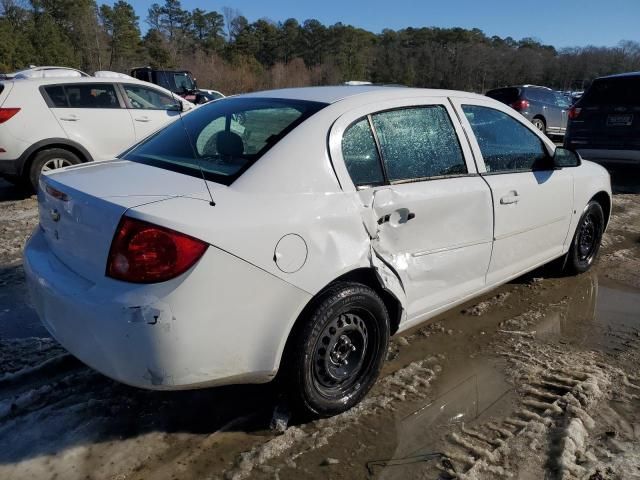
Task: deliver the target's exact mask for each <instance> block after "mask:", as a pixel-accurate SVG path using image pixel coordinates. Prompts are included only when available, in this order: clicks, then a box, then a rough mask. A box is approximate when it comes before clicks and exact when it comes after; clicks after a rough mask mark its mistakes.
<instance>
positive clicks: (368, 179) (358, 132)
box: [342, 118, 384, 187]
mask: <svg viewBox="0 0 640 480" xmlns="http://www.w3.org/2000/svg"><path fill="white" fill-rule="evenodd" d="M342 157H343V158H344V163H345V164H346V166H347V170H348V171H349V175H351V179H352V180H353V183H354V185H356V186H357V187H361V186H364V185H380V184H382V183H384V175H383V174H382V166H381V164H380V157H379V156H378V149H377V148H376V142H375V140H374V138H373V134H372V133H371V128H369V121H368V120H367V119H366V118H363V119H361V120H359V121H358V122H356V123H354V124H353V125H351V126H350V127H349V128H348V129H347V131H346V132H345V133H344V135H343V136H342Z"/></svg>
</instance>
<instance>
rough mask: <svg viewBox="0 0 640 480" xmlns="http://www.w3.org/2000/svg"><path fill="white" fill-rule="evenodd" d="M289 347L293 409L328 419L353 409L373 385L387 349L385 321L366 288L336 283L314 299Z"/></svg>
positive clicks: (381, 308) (384, 311)
mask: <svg viewBox="0 0 640 480" xmlns="http://www.w3.org/2000/svg"><path fill="white" fill-rule="evenodd" d="M305 320H306V321H304V323H303V324H301V326H300V328H299V329H298V331H297V332H294V335H295V337H294V339H293V342H292V343H291V348H292V352H291V353H292V355H291V356H290V357H289V359H287V360H288V361H290V362H291V363H290V365H288V367H289V372H290V374H289V377H290V388H291V395H290V396H291V399H292V403H293V405H294V407H295V408H296V409H297V410H298V411H299V412H300V413H302V414H304V415H312V416H331V415H336V414H338V413H341V412H344V411H346V410H348V409H349V408H351V407H352V406H354V405H356V404H357V403H358V402H360V400H362V398H363V397H364V396H365V395H366V394H367V392H368V391H369V390H370V389H371V387H372V386H373V384H374V383H375V381H376V379H377V377H378V373H379V372H380V368H381V366H382V363H383V362H384V358H385V355H386V351H387V348H388V344H389V315H388V313H387V309H386V307H385V305H384V303H383V302H382V300H381V299H380V297H379V296H378V294H377V293H376V292H375V291H373V290H372V289H371V288H369V287H367V286H365V285H361V284H358V283H346V282H345V283H342V282H341V283H338V284H336V285H334V286H332V287H330V288H328V289H327V290H325V291H324V292H323V293H321V294H320V295H319V297H318V298H317V299H316V301H315V302H314V305H313V307H312V308H311V311H310V312H309V316H308V318H307V319H305Z"/></svg>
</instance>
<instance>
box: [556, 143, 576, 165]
mask: <svg viewBox="0 0 640 480" xmlns="http://www.w3.org/2000/svg"><path fill="white" fill-rule="evenodd" d="M581 164H582V158H580V154H579V153H578V152H575V151H573V150H569V149H567V148H564V147H556V151H555V153H554V154H553V165H554V166H555V167H556V168H565V167H579V166H580V165H581Z"/></svg>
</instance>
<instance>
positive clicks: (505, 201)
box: [500, 190, 520, 205]
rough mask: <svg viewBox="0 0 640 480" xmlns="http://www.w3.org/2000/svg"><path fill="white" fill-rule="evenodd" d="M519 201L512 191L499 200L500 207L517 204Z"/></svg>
mask: <svg viewBox="0 0 640 480" xmlns="http://www.w3.org/2000/svg"><path fill="white" fill-rule="evenodd" d="M519 200H520V199H519V198H518V192H516V191H515V190H514V191H511V192H509V193H508V194H507V195H505V196H504V197H502V198H501V199H500V205H511V204H514V203H518V201H519Z"/></svg>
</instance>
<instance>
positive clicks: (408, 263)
mask: <svg viewBox="0 0 640 480" xmlns="http://www.w3.org/2000/svg"><path fill="white" fill-rule="evenodd" d="M442 100H444V101H440V102H435V101H434V102H433V103H431V104H421V105H403V106H396V108H390V109H388V110H385V111H378V112H372V113H371V114H369V115H367V116H365V117H363V118H361V119H360V120H359V121H356V122H355V123H353V124H352V125H351V126H350V127H349V128H348V129H347V130H346V132H345V133H344V135H343V138H342V156H343V159H344V162H345V165H346V167H347V170H348V172H349V174H350V176H351V179H352V181H353V183H354V184H355V186H356V188H357V195H358V196H359V198H360V202H361V204H362V205H363V206H364V207H363V217H364V223H365V225H368V227H367V228H368V230H369V233H370V236H371V237H372V240H371V245H372V250H373V253H372V255H374V256H375V257H376V258H377V259H380V261H382V262H383V263H384V264H385V265H386V266H387V267H389V268H390V269H391V270H392V271H393V272H394V273H395V275H396V276H397V277H398V278H399V280H400V284H401V288H402V289H403V290H404V293H405V295H406V306H407V308H406V310H407V314H408V315H407V316H408V321H409V322H411V323H413V322H412V321H419V320H420V319H421V318H423V317H425V316H426V315H427V314H428V313H429V312H432V311H434V310H436V309H438V308H439V307H443V306H445V305H447V304H449V303H452V302H454V301H455V300H458V299H460V298H461V297H464V296H466V295H469V294H470V293H473V292H474V291H477V290H480V289H481V288H483V287H484V285H485V275H486V271H487V268H488V265H489V259H490V255H491V241H492V233H493V218H492V216H493V212H492V207H491V193H490V190H489V188H488V186H487V184H486V183H485V182H484V181H483V180H482V178H481V177H480V176H478V175H477V173H476V171H475V166H474V164H473V160H472V158H471V154H470V150H469V148H468V145H465V144H463V143H461V142H460V138H464V137H461V136H460V135H461V134H462V131H461V130H460V127H459V125H457V123H455V122H454V120H452V118H455V117H452V113H453V111H452V109H451V106H450V105H448V104H447V103H445V102H446V99H442Z"/></svg>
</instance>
